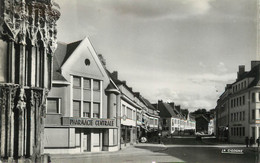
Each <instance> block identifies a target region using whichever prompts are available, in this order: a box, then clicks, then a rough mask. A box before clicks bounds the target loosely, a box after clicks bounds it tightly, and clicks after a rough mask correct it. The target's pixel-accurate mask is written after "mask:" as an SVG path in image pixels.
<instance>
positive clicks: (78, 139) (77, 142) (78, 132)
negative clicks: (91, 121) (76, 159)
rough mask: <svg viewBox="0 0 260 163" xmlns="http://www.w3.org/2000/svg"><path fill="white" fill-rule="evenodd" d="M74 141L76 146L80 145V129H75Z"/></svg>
mask: <svg viewBox="0 0 260 163" xmlns="http://www.w3.org/2000/svg"><path fill="white" fill-rule="evenodd" d="M75 142H76V147H80V130H79V129H76V130H75Z"/></svg>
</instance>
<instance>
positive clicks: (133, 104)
mask: <svg viewBox="0 0 260 163" xmlns="http://www.w3.org/2000/svg"><path fill="white" fill-rule="evenodd" d="M46 105H47V111H46V123H45V126H44V144H45V145H44V152H45V153H82V152H99V151H117V150H119V149H121V148H123V147H125V146H128V145H130V144H134V143H136V142H137V141H138V140H139V138H140V137H141V136H145V134H147V133H149V132H155V131H157V130H158V127H159V125H158V124H159V111H158V110H157V109H156V108H155V107H153V105H152V104H151V103H150V102H149V101H148V100H147V99H145V98H144V97H143V96H141V94H140V93H138V92H134V91H133V89H132V88H131V87H130V86H128V85H127V83H126V82H125V81H121V80H120V79H119V78H118V73H117V72H109V71H108V70H107V69H106V67H105V60H104V58H102V56H101V55H97V53H96V51H95V49H94V48H93V46H92V44H91V42H90V40H89V39H88V38H85V39H83V40H81V41H77V42H74V43H70V44H64V43H59V44H58V48H57V50H56V52H55V54H54V56H53V81H52V89H51V91H50V92H49V95H48V97H47V104H46Z"/></svg>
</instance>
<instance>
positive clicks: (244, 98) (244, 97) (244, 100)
mask: <svg viewBox="0 0 260 163" xmlns="http://www.w3.org/2000/svg"><path fill="white" fill-rule="evenodd" d="M243 105H245V96H243Z"/></svg>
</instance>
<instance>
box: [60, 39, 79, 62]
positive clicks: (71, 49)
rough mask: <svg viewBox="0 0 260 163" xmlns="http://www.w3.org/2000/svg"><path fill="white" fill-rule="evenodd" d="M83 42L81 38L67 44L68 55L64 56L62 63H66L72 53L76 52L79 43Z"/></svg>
mask: <svg viewBox="0 0 260 163" xmlns="http://www.w3.org/2000/svg"><path fill="white" fill-rule="evenodd" d="M81 42H82V40H79V41H76V42H73V43H70V44H68V45H67V51H66V55H65V57H64V60H63V62H62V64H64V63H65V62H66V61H67V59H68V58H69V57H70V56H71V54H72V53H73V52H74V50H75V49H76V48H77V47H78V46H79V44H80V43H81ZM61 66H62V65H61Z"/></svg>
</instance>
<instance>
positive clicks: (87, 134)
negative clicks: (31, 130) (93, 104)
mask: <svg viewBox="0 0 260 163" xmlns="http://www.w3.org/2000/svg"><path fill="white" fill-rule="evenodd" d="M61 120H62V126H60V127H53V126H52V127H45V131H46V132H45V133H46V134H45V153H53V154H54V153H84V152H100V151H117V150H118V149H119V148H118V139H117V135H118V128H117V127H116V121H115V119H94V118H75V117H62V119H61Z"/></svg>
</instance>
